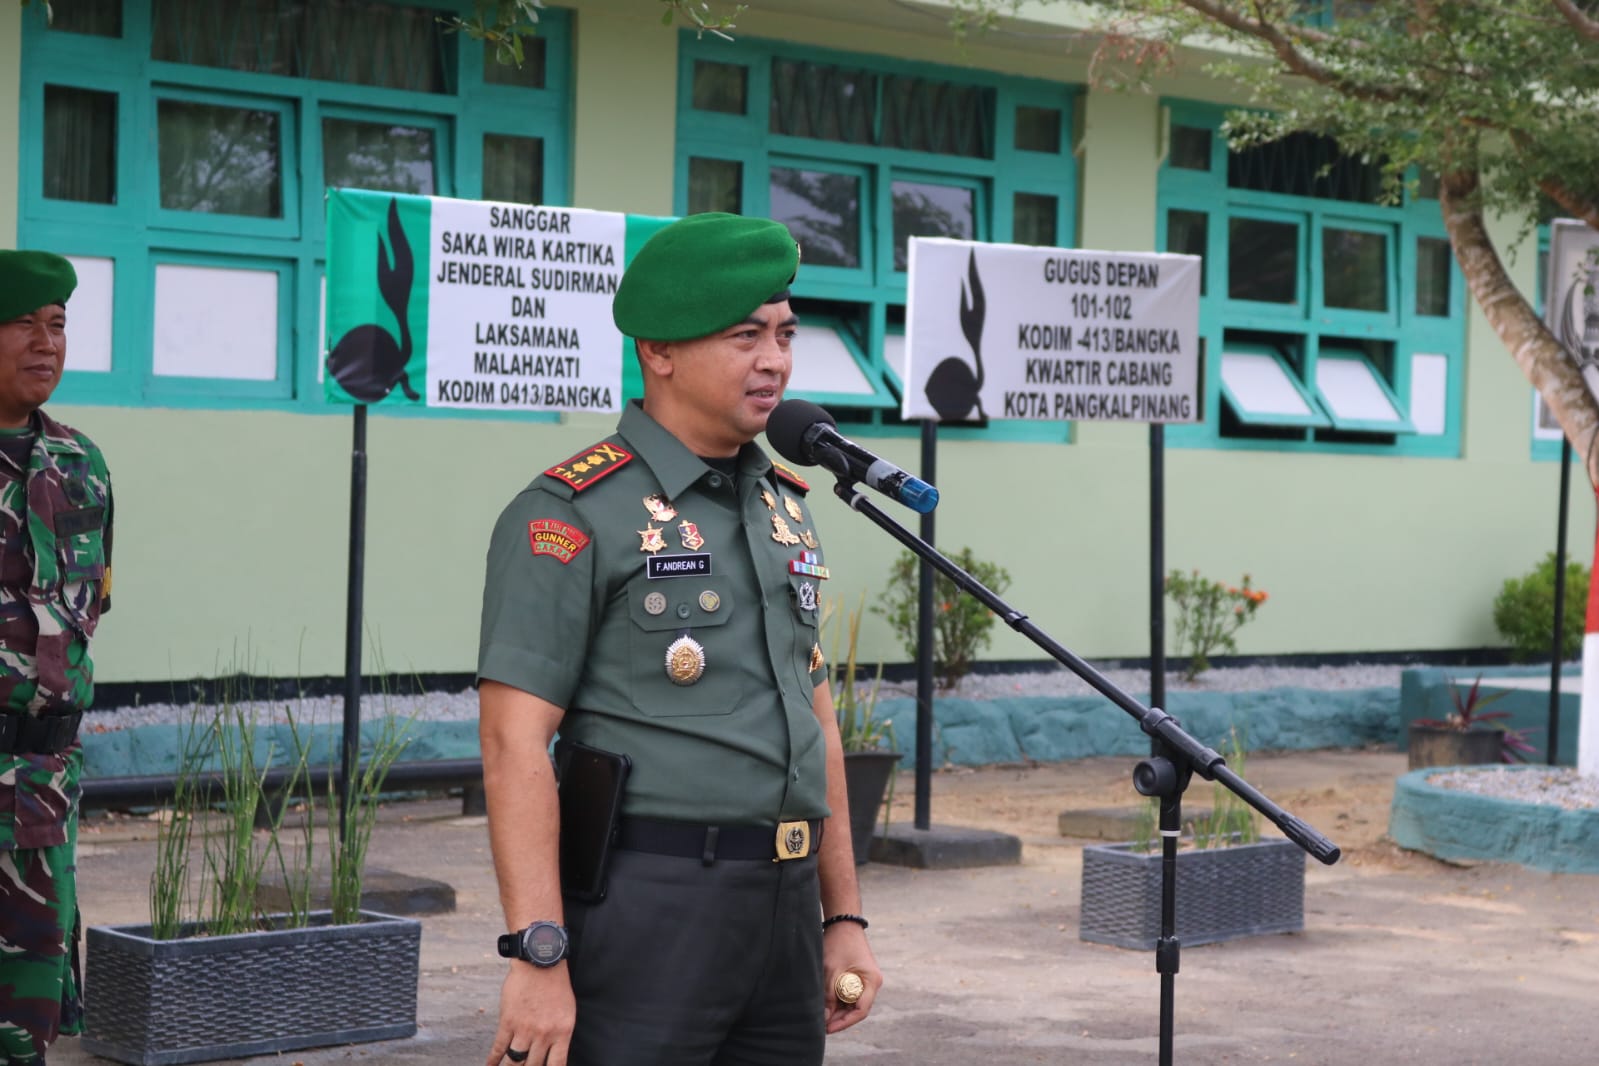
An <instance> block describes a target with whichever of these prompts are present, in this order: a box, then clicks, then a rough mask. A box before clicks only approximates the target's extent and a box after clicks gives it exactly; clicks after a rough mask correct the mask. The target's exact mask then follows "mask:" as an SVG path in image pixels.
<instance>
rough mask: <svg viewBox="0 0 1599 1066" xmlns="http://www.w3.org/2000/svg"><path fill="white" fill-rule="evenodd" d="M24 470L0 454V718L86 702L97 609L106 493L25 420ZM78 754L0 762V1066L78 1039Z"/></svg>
mask: <svg viewBox="0 0 1599 1066" xmlns="http://www.w3.org/2000/svg"><path fill="white" fill-rule="evenodd" d="M31 425H32V427H33V429H34V431H35V434H36V435H35V437H34V440H33V448H32V451H31V453H30V454H29V456H28V459H27V469H26V470H23V469H22V468H21V467H20V466H19V465H18V464H17V463H15V462H13V461H12V459H11V458H10V457H9V456H6V455H3V454H0V714H21V715H40V716H42V715H51V714H67V713H71V712H73V711H82V710H85V709H87V708H88V706H89V704H90V702H91V701H92V700H93V697H94V666H93V663H92V662H91V661H90V658H89V638H90V637H92V636H93V635H94V630H95V626H96V624H97V623H98V622H99V619H100V615H101V613H102V612H103V611H104V610H106V609H108V608H109V607H110V588H111V571H110V558H111V481H110V476H109V475H108V473H107V471H106V465H105V459H104V457H103V456H101V454H100V451H99V449H98V448H96V447H95V446H94V444H93V443H92V442H91V441H90V440H89V438H87V437H85V436H83V435H82V434H81V433H78V432H77V431H75V430H73V429H70V428H68V427H66V426H63V425H61V424H60V423H58V422H56V421H55V420H53V419H51V418H50V417H49V416H47V415H45V413H44V412H43V411H35V412H34V414H33V416H32V418H31ZM82 767H83V750H82V747H81V746H80V745H79V744H78V743H76V742H74V743H73V744H72V746H71V747H70V748H68V749H67V750H66V751H63V752H60V753H58V754H37V753H24V754H9V753H3V752H0V1064H3V1063H43V1062H44V1054H45V1048H46V1047H47V1046H48V1045H49V1044H50V1042H51V1041H53V1040H54V1039H55V1037H56V1036H57V1035H58V1034H60V1033H67V1034H75V1033H80V1032H82V1031H83V1006H82V999H81V997H80V994H79V984H78V980H77V976H78V975H77V969H78V967H77V956H78V950H77V942H78V906H77V879H76V866H75V863H74V857H75V851H76V846H77V835H78V796H79V794H80V792H81V788H80V785H79V775H80V773H81V771H82Z"/></svg>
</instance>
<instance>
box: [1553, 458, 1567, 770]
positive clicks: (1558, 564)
mask: <svg viewBox="0 0 1599 1066" xmlns="http://www.w3.org/2000/svg"><path fill="white" fill-rule="evenodd" d="M1570 497H1571V442H1570V441H1569V440H1567V439H1566V438H1565V437H1564V436H1562V437H1561V438H1560V507H1559V514H1560V520H1559V523H1558V524H1557V525H1556V527H1555V625H1554V631H1555V640H1554V650H1553V651H1551V652H1550V655H1549V765H1550V766H1553V765H1554V764H1555V763H1556V762H1557V761H1558V760H1559V758H1560V665H1561V661H1562V660H1563V659H1564V658H1565V644H1566V518H1567V516H1568V513H1569V511H1570V508H1571V499H1570Z"/></svg>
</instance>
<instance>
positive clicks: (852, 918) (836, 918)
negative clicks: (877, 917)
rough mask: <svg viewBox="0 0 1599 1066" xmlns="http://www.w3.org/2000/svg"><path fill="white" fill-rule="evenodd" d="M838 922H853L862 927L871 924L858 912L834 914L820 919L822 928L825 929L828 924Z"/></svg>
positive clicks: (864, 927)
mask: <svg viewBox="0 0 1599 1066" xmlns="http://www.w3.org/2000/svg"><path fill="white" fill-rule="evenodd" d="M839 922H854V923H855V924H856V925H858V926H860V927H861V928H862V929H867V928H870V927H871V924H872V923H871V922H868V921H867V920H866V919H865V918H862V917H861V916H860V915H858V914H835V915H833V916H832V917H831V918H824V919H822V929H823V930H824V931H825V930H826V929H827V927H828V926H830V925H837V924H838V923H839Z"/></svg>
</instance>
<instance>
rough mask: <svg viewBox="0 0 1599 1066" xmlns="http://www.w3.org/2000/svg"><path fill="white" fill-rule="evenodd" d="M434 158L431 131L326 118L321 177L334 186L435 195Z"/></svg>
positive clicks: (323, 127) (323, 123) (331, 186)
mask: <svg viewBox="0 0 1599 1066" xmlns="http://www.w3.org/2000/svg"><path fill="white" fill-rule="evenodd" d="M433 159H434V152H433V131H432V130H430V129H420V128H418V127H416V126H390V125H387V124H385V123H381V122H357V121H354V120H352V119H342V118H329V119H323V120H322V181H323V184H325V185H327V186H329V187H330V188H333V187H338V188H350V189H373V190H375V191H377V192H408V193H415V194H417V195H419V196H432V195H433V191H434V179H433Z"/></svg>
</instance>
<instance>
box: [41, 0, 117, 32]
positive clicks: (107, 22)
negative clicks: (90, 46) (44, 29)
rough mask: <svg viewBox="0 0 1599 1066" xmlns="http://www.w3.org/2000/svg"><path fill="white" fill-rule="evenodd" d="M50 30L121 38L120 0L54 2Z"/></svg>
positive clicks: (51, 10) (60, 0)
mask: <svg viewBox="0 0 1599 1066" xmlns="http://www.w3.org/2000/svg"><path fill="white" fill-rule="evenodd" d="M50 28H51V29H52V30H60V31H63V32H65V33H84V34H89V35H91V36H94V37H121V36H122V0H65V2H63V0H55V3H53V4H51V5H50Z"/></svg>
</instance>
